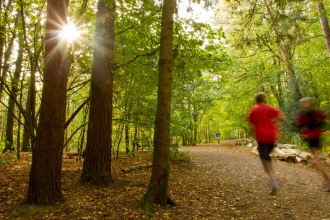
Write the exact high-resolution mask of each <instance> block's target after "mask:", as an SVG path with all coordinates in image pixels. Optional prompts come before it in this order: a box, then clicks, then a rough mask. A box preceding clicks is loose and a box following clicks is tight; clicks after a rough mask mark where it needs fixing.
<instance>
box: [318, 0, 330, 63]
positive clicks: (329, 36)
mask: <svg viewBox="0 0 330 220" xmlns="http://www.w3.org/2000/svg"><path fill="white" fill-rule="evenodd" d="M316 7H317V10H318V12H319V17H320V23H321V27H322V30H323V35H324V39H325V43H326V45H327V50H328V56H329V57H330V29H329V22H328V17H327V14H326V11H325V9H324V5H323V3H322V2H316Z"/></svg>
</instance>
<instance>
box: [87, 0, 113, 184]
mask: <svg viewBox="0 0 330 220" xmlns="http://www.w3.org/2000/svg"><path fill="white" fill-rule="evenodd" d="M115 12H116V6H115V0H110V1H105V0H99V1H98V4H97V18H96V29H95V42H94V57H93V58H94V61H93V70H92V81H91V96H90V112H89V122H88V130H87V144H86V153H85V156H86V158H85V160H84V166H83V172H82V175H81V179H82V181H84V182H90V183H93V184H104V185H107V184H109V183H110V182H111V181H112V177H111V143H112V141H111V134H112V96H113V70H114V58H115V54H114V43H115V29H114V23H115Z"/></svg>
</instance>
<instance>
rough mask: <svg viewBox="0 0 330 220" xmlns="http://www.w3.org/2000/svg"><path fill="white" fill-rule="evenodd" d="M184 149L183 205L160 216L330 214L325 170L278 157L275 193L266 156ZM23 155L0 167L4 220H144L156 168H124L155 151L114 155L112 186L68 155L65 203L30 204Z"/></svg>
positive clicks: (229, 218) (180, 173) (174, 192)
mask: <svg viewBox="0 0 330 220" xmlns="http://www.w3.org/2000/svg"><path fill="white" fill-rule="evenodd" d="M179 149H180V151H189V154H190V155H191V157H192V159H191V163H182V162H179V163H177V162H175V161H174V162H173V163H172V165H171V173H170V181H169V190H170V192H169V194H170V196H171V198H172V199H173V200H174V201H175V202H176V203H177V206H168V207H166V208H163V207H160V206H159V205H155V207H154V208H155V213H156V217H155V219H156V220H159V219H161V220H163V219H164V220H165V219H166V220H168V219H171V220H172V219H173V220H186V219H189V220H192V219H198V220H204V219H205V220H206V219H208V220H233V219H235V220H238V219H244V220H248V219H254V220H273V219H284V220H286V219H287V220H289V219H290V220H310V219H315V220H330V211H329V202H330V193H327V192H324V191H323V183H322V178H321V176H320V175H319V174H318V173H317V172H316V171H315V170H314V169H312V168H310V167H308V166H306V165H302V164H288V163H285V162H278V161H274V168H275V171H276V177H277V178H278V181H279V183H280V187H281V191H280V192H279V193H278V194H277V195H276V196H271V195H269V194H268V191H269V189H270V184H269V181H268V178H267V176H266V175H265V172H264V170H263V168H262V165H261V162H260V159H259V158H258V157H256V156H255V155H253V154H252V153H250V150H249V149H247V148H240V147H235V146H233V143H232V141H226V142H225V141H223V142H221V144H220V145H217V144H208V145H201V146H195V147H180V148H179ZM23 158H25V160H24V159H21V160H14V161H12V160H10V158H8V164H7V165H2V166H0V168H1V169H0V180H1V182H0V219H6V220H7V219H8V220H12V219H29V220H39V219H58V220H67V219H70V220H71V219H89V220H103V219H113V220H120V219H123V220H127V219H139V220H140V219H144V212H143V210H142V209H141V208H139V207H138V206H137V204H138V203H139V201H140V200H141V198H142V196H143V195H144V193H145V191H146V189H147V186H148V184H149V180H150V174H151V168H150V167H147V168H143V169H137V170H133V171H131V172H127V173H126V172H122V168H125V167H132V166H136V165H143V164H147V163H150V162H151V154H150V153H148V152H138V154H137V156H136V157H132V156H129V155H126V154H124V153H123V154H121V155H120V157H119V158H117V159H114V160H113V161H112V168H113V169H112V175H113V177H114V179H115V184H114V185H111V186H109V187H105V188H103V187H97V186H94V185H90V184H82V183H81V181H80V175H81V169H82V165H83V161H76V160H74V159H64V161H63V169H62V183H63V187H62V188H63V194H64V197H65V202H64V203H58V204H55V205H48V206H42V205H41V206H37V205H28V204H25V193H26V189H27V183H28V174H29V167H30V159H28V158H29V157H27V156H25V157H23ZM0 165H1V164H0ZM329 173H330V172H329Z"/></svg>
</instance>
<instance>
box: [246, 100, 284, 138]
mask: <svg viewBox="0 0 330 220" xmlns="http://www.w3.org/2000/svg"><path fill="white" fill-rule="evenodd" d="M281 114H282V112H281V111H280V110H279V109H277V108H274V107H272V106H270V105H266V104H263V103H261V104H257V105H254V106H253V107H251V109H250V114H249V116H248V122H249V123H250V124H251V125H252V126H253V128H254V131H255V137H256V139H257V141H258V142H261V143H264V144H272V143H274V142H275V140H276V136H277V128H276V125H275V123H276V118H277V117H278V116H280V115H281Z"/></svg>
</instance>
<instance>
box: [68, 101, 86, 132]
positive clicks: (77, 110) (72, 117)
mask: <svg viewBox="0 0 330 220" xmlns="http://www.w3.org/2000/svg"><path fill="white" fill-rule="evenodd" d="M89 99H90V97H88V98H87V99H86V100H85V101H84V102H83V103H82V104H81V105H80V106H79V107H78V108H77V109H76V111H75V112H74V113H73V114H72V115H71V117H70V118H69V120H67V121H66V122H65V125H64V129H66V128H67V127H68V126H69V124H70V123H71V121H72V120H73V119H74V118H75V117H76V115H77V114H78V113H79V112H80V110H81V109H82V108H83V107H84V106H85V105H86V103H87V102H89Z"/></svg>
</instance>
